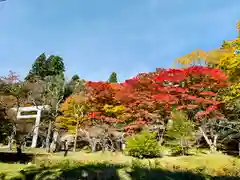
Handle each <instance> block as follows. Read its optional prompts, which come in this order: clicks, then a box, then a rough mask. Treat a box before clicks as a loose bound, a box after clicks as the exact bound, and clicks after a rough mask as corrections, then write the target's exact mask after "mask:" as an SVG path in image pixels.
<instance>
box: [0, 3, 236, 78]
mask: <svg viewBox="0 0 240 180" xmlns="http://www.w3.org/2000/svg"><path fill="white" fill-rule="evenodd" d="M238 19H240V0H231V1H230V0H229V1H227V0H201V1H193V0H71V1H67V0H7V1H5V2H2V3H0V62H1V65H0V76H1V75H6V74H7V73H8V71H9V70H12V71H15V72H18V73H20V75H21V76H22V77H25V75H26V74H27V73H28V71H29V69H30V68H31V65H32V63H33V62H34V60H35V59H36V57H37V56H38V55H40V54H41V53H43V52H45V53H46V54H54V55H60V56H62V57H63V58H64V61H65V66H66V76H67V77H69V78H70V77H71V76H72V75H73V74H78V75H79V76H80V77H81V78H84V79H88V80H107V79H108V77H109V75H110V73H111V72H112V71H115V72H117V73H118V75H119V79H120V80H123V79H127V78H129V77H132V76H134V75H136V74H137V73H138V72H147V71H152V70H154V69H155V68H157V67H171V66H172V63H173V60H174V59H176V58H177V57H180V56H182V55H184V54H186V53H188V52H190V51H192V50H194V49H197V48H200V49H203V50H210V49H213V48H217V47H219V45H220V44H221V43H222V41H223V40H224V39H225V40H231V39H234V38H235V37H236V35H237V33H236V30H235V24H236V21H237V20H238Z"/></svg>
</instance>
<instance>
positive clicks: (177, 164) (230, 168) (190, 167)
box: [0, 149, 240, 180]
mask: <svg viewBox="0 0 240 180" xmlns="http://www.w3.org/2000/svg"><path fill="white" fill-rule="evenodd" d="M31 151H32V152H34V153H36V154H37V153H41V154H43V153H44V150H42V149H34V150H31ZM21 170H24V171H22V173H20V172H21ZM0 171H1V173H2V174H3V173H4V174H5V175H6V177H5V179H12V178H13V177H15V178H16V177H19V176H24V175H25V176H26V177H25V179H30V180H31V179H33V177H32V176H30V175H29V174H34V176H36V179H39V180H40V179H56V176H58V177H62V179H76V180H77V179H84V178H83V176H84V175H86V176H88V178H85V179H94V178H96V177H97V176H99V178H97V179H104V178H105V179H109V180H110V179H113V180H114V179H118V180H121V179H123V180H124V179H126V180H128V179H136V180H138V179H168V180H175V179H176V180H177V179H179V180H187V179H219V180H220V179H228V178H231V179H240V159H238V158H234V157H231V156H227V155H224V154H222V153H216V154H204V153H198V154H195V155H193V156H179V157H163V158H156V159H150V160H149V159H143V160H139V159H135V158H132V157H129V156H125V155H123V154H122V153H112V152H105V153H102V152H96V153H87V152H75V153H73V152H69V155H68V156H67V157H63V153H56V154H46V156H41V157H38V156H37V157H36V160H35V164H31V165H30V164H7V163H0ZM23 174H24V175H23ZM26 174H28V177H27V175H26ZM99 174H100V175H101V176H100V175H99ZM226 176H228V178H227V177H226ZM160 177H161V178H160ZM0 179H1V177H0Z"/></svg>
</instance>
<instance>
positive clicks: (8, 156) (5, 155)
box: [0, 152, 46, 164]
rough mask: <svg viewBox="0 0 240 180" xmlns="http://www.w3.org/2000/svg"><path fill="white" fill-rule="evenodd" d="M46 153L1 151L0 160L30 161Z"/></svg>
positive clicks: (8, 161)
mask: <svg viewBox="0 0 240 180" xmlns="http://www.w3.org/2000/svg"><path fill="white" fill-rule="evenodd" d="M43 156H46V155H45V154H37V155H36V154H34V153H21V154H18V153H16V152H0V162H3V163H23V164H25V163H28V162H34V161H35V158H36V157H43Z"/></svg>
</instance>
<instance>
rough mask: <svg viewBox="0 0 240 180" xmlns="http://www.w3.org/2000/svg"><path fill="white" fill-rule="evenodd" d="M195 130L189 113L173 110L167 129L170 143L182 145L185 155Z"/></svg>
mask: <svg viewBox="0 0 240 180" xmlns="http://www.w3.org/2000/svg"><path fill="white" fill-rule="evenodd" d="M193 132H194V129H193V124H192V123H191V121H190V120H188V118H187V115H186V114H185V113H184V112H182V111H173V112H172V119H171V121H170V122H169V123H168V127H167V131H166V136H167V137H168V138H169V139H168V144H172V145H173V146H175V147H179V146H180V148H181V152H182V155H184V154H185V150H186V148H188V147H189V142H190V141H191V140H193ZM176 145H177V146H176Z"/></svg>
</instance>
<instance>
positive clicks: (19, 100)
mask: <svg viewBox="0 0 240 180" xmlns="http://www.w3.org/2000/svg"><path fill="white" fill-rule="evenodd" d="M3 81H5V86H4V87H3V93H4V94H5V95H7V96H8V100H11V105H10V106H9V102H6V101H5V102H4V101H1V104H2V105H3V103H5V108H7V110H10V109H11V108H16V112H15V113H11V114H9V116H10V117H9V118H11V124H12V132H11V135H10V137H9V150H12V140H13V139H15V140H16V145H17V153H18V154H19V155H20V154H21V153H22V145H23V143H24V138H22V137H21V132H19V130H18V126H17V121H16V120H17V112H18V111H19V108H20V107H21V106H22V105H23V104H24V102H25V99H26V97H27V96H28V92H29V89H27V88H26V86H25V84H24V83H23V82H21V81H20V80H19V75H18V74H17V73H15V72H12V71H10V73H9V75H8V77H5V78H3ZM9 98H10V99H9ZM1 100H3V99H1ZM5 100H6V99H5Z"/></svg>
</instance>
